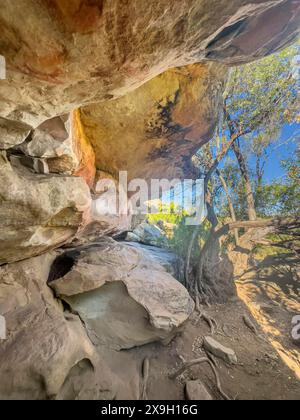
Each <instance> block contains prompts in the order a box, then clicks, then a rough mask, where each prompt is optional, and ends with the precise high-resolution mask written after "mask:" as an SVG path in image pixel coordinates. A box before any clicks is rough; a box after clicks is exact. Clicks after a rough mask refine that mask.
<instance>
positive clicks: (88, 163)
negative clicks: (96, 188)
mask: <svg viewBox="0 0 300 420" xmlns="http://www.w3.org/2000/svg"><path fill="white" fill-rule="evenodd" d="M71 119H72V123H71V124H72V141H73V145H74V150H75V153H76V155H77V157H78V159H79V165H78V167H77V169H76V171H75V172H74V174H73V175H75V176H80V177H82V178H84V179H85V181H86V182H87V184H88V185H89V187H92V186H93V183H94V179H95V175H96V166H95V153H94V149H93V147H92V146H91V144H90V142H89V140H88V138H87V136H86V135H85V132H84V128H83V126H82V123H81V120H80V110H76V111H73V112H72V116H71Z"/></svg>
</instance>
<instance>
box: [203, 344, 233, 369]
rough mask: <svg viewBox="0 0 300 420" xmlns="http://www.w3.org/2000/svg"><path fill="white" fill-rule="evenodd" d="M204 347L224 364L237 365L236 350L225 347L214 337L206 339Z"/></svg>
mask: <svg viewBox="0 0 300 420" xmlns="http://www.w3.org/2000/svg"><path fill="white" fill-rule="evenodd" d="M203 346H204V348H205V350H206V351H208V352H209V353H211V354H212V355H213V356H216V357H218V358H219V359H222V360H224V362H226V363H229V364H232V365H236V364H237V362H238V360H237V356H236V354H235V352H234V350H232V349H230V348H228V347H225V346H223V345H222V344H220V343H219V342H218V341H216V340H215V339H213V338H212V337H205V338H204V342H203Z"/></svg>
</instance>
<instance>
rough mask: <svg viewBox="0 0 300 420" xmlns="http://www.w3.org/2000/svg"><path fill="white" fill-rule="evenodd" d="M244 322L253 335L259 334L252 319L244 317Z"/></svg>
mask: <svg viewBox="0 0 300 420" xmlns="http://www.w3.org/2000/svg"><path fill="white" fill-rule="evenodd" d="M243 321H244V323H245V325H246V327H248V328H249V330H250V331H252V332H253V334H255V335H258V334H257V329H256V327H255V325H254V324H253V322H252V321H251V319H250V318H248V317H247V316H246V315H244V316H243Z"/></svg>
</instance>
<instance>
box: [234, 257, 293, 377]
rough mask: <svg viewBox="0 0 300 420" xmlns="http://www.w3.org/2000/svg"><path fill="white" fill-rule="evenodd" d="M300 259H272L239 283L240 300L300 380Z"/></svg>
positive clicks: (262, 263) (251, 271) (250, 272)
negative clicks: (295, 330) (297, 335)
mask: <svg viewBox="0 0 300 420" xmlns="http://www.w3.org/2000/svg"><path fill="white" fill-rule="evenodd" d="M299 267H300V259H299V258H296V257H293V256H277V257H268V258H266V259H265V260H264V261H263V262H261V263H260V264H259V265H258V267H256V268H255V269H252V270H249V272H248V273H246V275H245V276H244V277H243V278H242V279H241V281H240V282H239V283H238V284H237V287H238V293H239V296H240V298H241V299H242V300H243V301H244V302H245V304H246V305H247V306H248V308H249V310H250V311H251V313H252V315H253V317H254V318H255V319H256V321H257V323H258V324H259V325H260V326H261V328H262V329H263V331H264V333H265V334H266V336H267V337H268V340H269V341H270V343H271V344H272V346H273V347H274V349H275V350H276V351H277V352H278V354H279V355H280V357H281V358H282V360H283V361H284V362H285V363H286V364H287V366H289V368H290V369H291V370H293V371H294V372H295V375H296V376H297V377H298V378H299V380H300V348H299V346H297V345H296V344H295V343H294V342H293V341H292V339H291V330H292V319H293V317H294V316H295V315H300V300H299V296H300V279H299Z"/></svg>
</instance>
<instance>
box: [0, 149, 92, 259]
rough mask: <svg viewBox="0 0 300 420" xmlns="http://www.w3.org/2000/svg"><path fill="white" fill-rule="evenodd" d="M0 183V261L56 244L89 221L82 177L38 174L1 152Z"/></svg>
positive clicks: (27, 254) (89, 199)
mask: <svg viewBox="0 0 300 420" xmlns="http://www.w3.org/2000/svg"><path fill="white" fill-rule="evenodd" d="M0 185H1V187H0V237H1V242H0V265H1V264H4V263H10V262H14V261H18V260H22V259H25V258H30V257H32V256H35V255H39V254H41V253H42V252H45V251H47V250H50V249H53V248H55V247H58V246H59V245H62V244H63V243H65V242H66V241H68V240H69V239H71V238H72V237H73V236H75V234H76V233H77V232H78V230H79V229H80V228H83V227H84V225H85V224H86V223H87V222H88V221H89V218H90V207H91V196H90V191H89V188H88V186H87V184H86V183H85V181H84V180H83V179H81V178H75V177H70V176H69V177H68V176H55V175H52V176H48V175H46V176H45V175H37V174H34V173H32V172H31V171H29V170H28V169H26V168H25V167H22V166H20V167H13V166H12V165H11V164H10V162H9V161H8V159H7V157H6V155H5V154H0Z"/></svg>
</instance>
